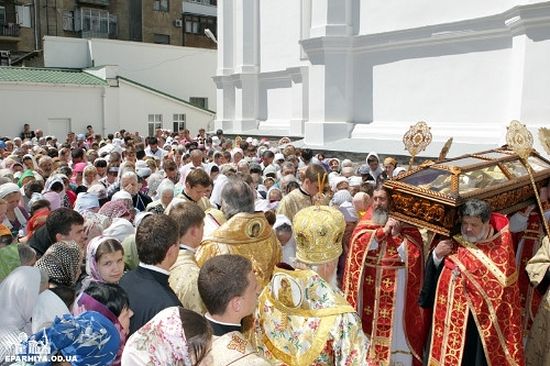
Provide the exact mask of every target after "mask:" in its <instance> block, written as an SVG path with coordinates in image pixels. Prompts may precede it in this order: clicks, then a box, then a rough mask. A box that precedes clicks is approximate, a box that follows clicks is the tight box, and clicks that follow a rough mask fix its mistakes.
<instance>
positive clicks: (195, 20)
mask: <svg viewBox="0 0 550 366" xmlns="http://www.w3.org/2000/svg"><path fill="white" fill-rule="evenodd" d="M185 33H195V34H197V33H199V17H193V16H185Z"/></svg>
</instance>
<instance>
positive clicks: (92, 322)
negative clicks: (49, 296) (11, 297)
mask: <svg viewBox="0 0 550 366" xmlns="http://www.w3.org/2000/svg"><path fill="white" fill-rule="evenodd" d="M36 344H40V345H46V347H43V348H42V350H43V351H44V350H45V349H46V350H47V351H46V352H42V353H43V354H46V353H47V356H53V355H62V356H63V357H65V358H66V359H67V361H69V362H70V363H71V365H73V366H84V365H86V366H96V365H97V366H107V365H110V364H111V363H112V362H113V361H114V359H115V356H116V354H117V351H118V347H119V345H120V336H119V334H118V330H117V329H116V327H115V326H114V325H113V323H112V322H111V321H110V320H109V319H107V318H106V317H105V316H103V315H101V314H100V313H98V312H95V311H86V312H84V313H82V314H80V315H78V316H73V315H70V314H65V315H63V316H62V317H61V318H59V317H56V318H55V320H54V322H53V324H52V325H51V326H50V327H49V328H46V329H44V330H42V331H40V332H38V333H36V334H34V335H32V336H31V337H30V338H29V339H28V340H27V341H25V342H23V344H22V348H23V349H24V350H26V351H27V355H28V356H32V355H33V353H34V352H33V347H32V346H33V345H36ZM34 349H36V347H35V348H34ZM40 361H41V362H37V363H35V365H51V364H52V362H51V361H52V360H51V359H50V358H49V357H47V360H43V359H41V360H40ZM44 361H45V362H44Z"/></svg>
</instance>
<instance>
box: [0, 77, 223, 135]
mask: <svg viewBox="0 0 550 366" xmlns="http://www.w3.org/2000/svg"><path fill="white" fill-rule="evenodd" d="M0 110H1V112H2V113H1V116H0V121H1V123H0V124H1V128H0V135H1V136H19V134H20V133H21V131H22V128H23V124H24V123H29V124H30V125H31V128H32V129H38V128H39V129H42V130H43V131H44V134H45V135H54V136H56V137H57V138H58V139H60V140H64V138H65V137H66V135H67V133H68V132H69V131H72V132H75V133H84V132H85V131H86V126H87V125H92V126H93V127H94V130H95V131H96V133H100V134H102V135H104V136H105V135H107V134H108V133H113V132H115V131H119V130H121V129H125V130H126V131H131V132H138V133H139V134H140V135H141V136H152V135H153V134H154V132H155V130H156V129H157V128H163V129H168V130H172V131H178V130H180V129H183V128H187V129H189V130H190V132H191V134H192V135H196V134H197V133H198V131H199V129H200V128H205V129H209V128H210V129H211V128H213V121H214V118H215V113H214V112H212V111H209V110H206V109H202V108H199V107H197V106H194V105H192V104H190V103H189V102H187V101H184V100H182V99H179V98H177V97H175V96H172V95H169V94H167V93H164V92H162V91H159V90H156V89H153V88H151V87H148V86H145V85H143V84H141V83H138V82H136V81H134V80H130V79H127V78H124V77H120V76H118V74H117V68H116V67H101V68H94V69H88V70H85V71H69V70H63V69H51V68H50V69H34V68H19V67H0Z"/></svg>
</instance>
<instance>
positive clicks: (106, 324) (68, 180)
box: [0, 125, 550, 366]
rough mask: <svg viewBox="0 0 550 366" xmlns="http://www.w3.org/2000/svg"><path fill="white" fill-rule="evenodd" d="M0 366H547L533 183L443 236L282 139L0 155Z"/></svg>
mask: <svg viewBox="0 0 550 366" xmlns="http://www.w3.org/2000/svg"><path fill="white" fill-rule="evenodd" d="M0 157H1V159H2V160H1V163H0V222H1V224H0V281H1V282H0V304H2V305H3V306H2V309H4V315H3V316H2V317H0V365H3V364H6V365H11V364H18V365H32V364H38V363H40V362H46V363H51V364H63V365H65V364H69V365H111V364H113V365H182V366H191V365H216V366H223V365H289V366H294V365H298V366H301V365H304V366H305V365H373V366H374V365H422V364H424V365H475V366H477V365H524V364H528V365H533V366H535V365H541V366H542V365H548V364H550V347H549V346H550V344H549V343H550V295H549V293H548V291H547V288H548V285H549V284H550V270H549V268H550V241H549V240H548V238H547V237H545V236H544V231H543V226H544V225H543V220H549V219H550V206H549V205H548V201H549V200H550V197H549V192H548V191H549V190H550V187H542V188H541V191H540V197H541V200H542V202H543V203H544V204H545V205H546V208H547V211H546V212H545V214H544V215H542V214H540V213H539V212H538V210H537V209H536V208H535V207H534V206H529V207H527V208H526V209H522V210H521V211H520V212H516V213H514V214H511V215H509V216H508V217H507V216H504V215H501V214H499V213H496V212H491V208H490V207H489V205H488V204H487V203H486V202H485V201H481V200H477V199H470V200H467V201H466V202H465V203H464V204H463V205H462V206H461V208H460V210H461V216H460V217H461V222H460V224H461V232H460V234H459V235H456V236H454V237H452V238H447V237H442V236H440V235H430V233H427V232H426V230H424V229H422V228H418V227H415V226H412V225H410V224H407V223H405V222H401V221H399V220H397V219H395V218H393V217H392V216H391V212H392V208H393V207H392V205H393V203H392V201H391V195H390V193H389V191H388V190H387V188H385V186H384V185H383V183H384V181H385V180H387V179H394V178H395V177H398V176H399V174H401V173H403V172H404V171H405V170H404V169H403V168H402V167H399V166H398V163H397V160H396V159H394V158H393V157H386V158H385V159H383V160H381V159H380V157H379V156H378V155H377V154H376V153H374V152H371V153H369V154H368V155H367V156H366V158H365V161H364V163H359V164H358V163H357V162H353V161H351V160H349V159H345V160H342V161H340V160H339V159H337V158H329V157H325V156H324V155H323V154H316V155H315V154H314V153H313V152H312V151H311V150H310V149H299V148H297V147H295V146H294V145H293V144H292V142H291V140H290V139H288V138H283V139H281V140H280V141H278V142H273V141H269V140H268V139H256V138H253V137H248V138H246V139H242V138H240V137H235V138H228V137H226V136H224V134H223V131H221V130H218V131H216V133H215V134H213V135H208V134H207V133H206V131H205V130H204V129H201V130H200V131H199V134H198V135H197V136H191V134H190V133H189V131H187V130H182V131H179V132H171V131H165V130H161V129H159V130H157V131H156V133H155V136H150V137H146V138H144V137H142V136H140V135H139V134H137V133H130V132H129V131H124V130H123V131H118V132H116V133H113V134H109V135H107V136H101V135H99V134H96V133H95V132H94V130H93V126H88V127H87V130H86V132H84V133H79V134H75V133H72V132H71V133H69V134H68V135H67V136H66V137H63V138H62V139H58V138H57V137H55V136H44V134H43V132H42V131H40V130H35V131H32V130H31V129H30V126H29V125H25V126H24V129H23V132H22V133H21V135H20V137H14V138H8V137H5V138H2V139H0Z"/></svg>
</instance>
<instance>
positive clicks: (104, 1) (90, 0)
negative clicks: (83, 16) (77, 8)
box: [78, 0, 110, 6]
mask: <svg viewBox="0 0 550 366" xmlns="http://www.w3.org/2000/svg"><path fill="white" fill-rule="evenodd" d="M78 3H79V4H86V5H99V6H109V3H110V1H109V0H78Z"/></svg>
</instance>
